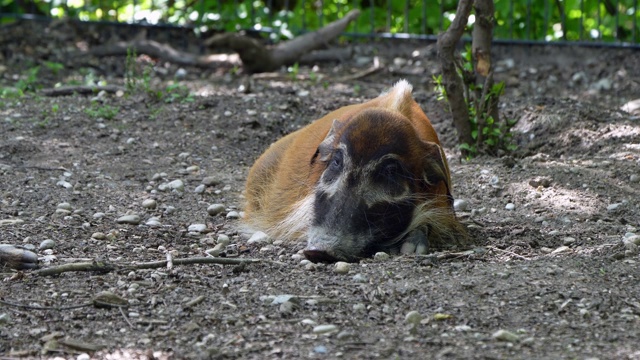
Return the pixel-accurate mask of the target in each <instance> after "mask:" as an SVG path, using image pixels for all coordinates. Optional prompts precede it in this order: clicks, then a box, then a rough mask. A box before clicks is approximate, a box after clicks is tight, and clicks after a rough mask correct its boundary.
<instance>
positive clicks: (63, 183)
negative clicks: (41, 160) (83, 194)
mask: <svg viewBox="0 0 640 360" xmlns="http://www.w3.org/2000/svg"><path fill="white" fill-rule="evenodd" d="M56 185H58V186H62V187H63V188H65V189H71V188H72V187H73V185H71V183H70V182H68V181H64V180H60V181H58V182H57V183H56Z"/></svg>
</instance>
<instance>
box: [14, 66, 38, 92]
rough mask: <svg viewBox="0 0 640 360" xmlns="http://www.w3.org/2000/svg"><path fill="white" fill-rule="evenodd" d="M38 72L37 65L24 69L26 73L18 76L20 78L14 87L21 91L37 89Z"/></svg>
mask: <svg viewBox="0 0 640 360" xmlns="http://www.w3.org/2000/svg"><path fill="white" fill-rule="evenodd" d="M38 72H40V67H39V66H34V67H32V68H30V69H28V70H27V71H26V74H23V76H21V77H20V80H18V82H16V88H17V89H19V90H20V91H22V92H23V93H25V92H28V91H36V90H38V88H39V86H38Z"/></svg>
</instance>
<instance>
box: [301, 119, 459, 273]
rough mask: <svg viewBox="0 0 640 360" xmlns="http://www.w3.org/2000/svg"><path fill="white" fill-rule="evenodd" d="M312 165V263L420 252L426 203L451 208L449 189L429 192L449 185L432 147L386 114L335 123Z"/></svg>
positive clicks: (423, 243)
mask: <svg viewBox="0 0 640 360" xmlns="http://www.w3.org/2000/svg"><path fill="white" fill-rule="evenodd" d="M311 161H312V163H313V166H317V167H319V171H322V175H321V176H320V179H319V180H318V182H317V184H316V185H315V190H314V191H315V193H314V199H313V205H312V207H313V210H312V213H313V217H312V220H311V224H310V228H309V230H308V234H307V235H308V244H307V248H306V250H305V255H306V256H307V257H308V258H309V259H310V260H312V261H337V260H343V261H356V260H357V259H359V258H362V257H368V256H371V255H373V254H374V253H375V252H377V251H394V250H399V249H400V248H401V247H403V246H404V243H405V242H407V241H409V242H411V243H412V244H414V245H417V246H423V247H425V246H426V243H427V234H428V228H427V227H426V226H424V225H425V221H423V220H424V219H423V218H424V216H421V215H420V213H424V212H425V210H427V209H426V208H425V204H429V203H431V202H433V201H434V199H436V198H437V197H438V196H446V197H448V199H446V201H445V203H446V204H449V203H450V199H449V198H450V195H449V194H448V187H447V188H446V191H445V193H444V194H437V193H436V189H442V186H439V185H442V182H445V183H446V182H447V181H448V177H447V172H446V171H447V170H446V167H445V165H444V163H443V160H442V154H441V153H440V149H439V146H438V145H436V144H434V143H429V142H425V141H422V140H420V139H419V138H418V136H417V135H416V133H415V131H414V130H413V128H412V126H411V123H410V122H409V121H408V120H407V119H406V118H403V117H402V116H400V115H397V114H394V113H391V112H388V111H384V110H368V111H365V112H363V113H361V114H360V115H358V116H357V117H356V118H354V119H351V120H350V121H348V122H347V123H346V124H342V123H339V122H334V125H333V127H332V129H331V131H330V132H329V134H328V135H327V137H326V138H325V140H324V141H323V142H322V143H321V144H320V146H319V147H318V151H317V152H316V154H315V155H314V157H313V159H312V160H311Z"/></svg>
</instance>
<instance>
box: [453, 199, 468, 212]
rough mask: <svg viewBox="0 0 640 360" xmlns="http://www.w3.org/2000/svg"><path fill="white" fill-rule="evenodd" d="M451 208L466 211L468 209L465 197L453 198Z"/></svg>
mask: <svg viewBox="0 0 640 360" xmlns="http://www.w3.org/2000/svg"><path fill="white" fill-rule="evenodd" d="M453 209H454V210H455V211H467V210H468V209H469V202H468V201H467V200H465V199H455V200H453Z"/></svg>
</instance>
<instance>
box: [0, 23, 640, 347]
mask: <svg viewBox="0 0 640 360" xmlns="http://www.w3.org/2000/svg"><path fill="white" fill-rule="evenodd" d="M17 29H19V30H20V31H24V34H26V35H24V36H11V33H12V31H16V28H12V29H7V28H5V29H3V30H2V32H3V33H4V34H3V36H2V38H0V39H2V47H3V48H4V50H3V52H2V55H1V56H2V57H1V58H0V64H1V67H0V76H1V80H0V81H1V83H0V88H7V87H13V86H16V84H17V82H18V81H19V80H20V79H23V80H24V79H26V78H27V75H26V74H27V72H28V70H29V69H31V68H33V66H35V65H38V64H40V70H39V72H38V74H37V76H36V77H35V78H34V79H32V80H33V81H32V84H31V85H32V87H40V88H50V87H53V86H54V85H55V84H56V83H61V84H71V83H84V82H86V81H87V80H88V79H95V80H102V81H104V82H105V83H107V84H110V85H120V86H123V87H124V86H125V85H126V84H125V77H124V73H125V63H126V59H125V58H124V57H104V58H91V59H87V60H86V61H85V62H84V63H77V62H76V64H75V65H74V67H68V66H65V67H64V68H63V69H54V68H55V66H52V65H51V64H49V66H47V65H45V63H44V61H45V60H46V61H50V62H62V60H61V58H62V55H60V52H59V51H63V50H64V49H69V48H78V47H80V48H82V44H81V42H80V41H77V42H74V41H72V40H73V39H77V38H82V37H83V35H86V36H87V37H88V38H90V39H92V40H91V41H93V42H96V43H97V42H99V41H103V40H104V39H101V38H99V37H97V36H93V37H91V36H90V35H91V34H93V33H92V32H91V31H87V32H85V33H83V32H77V33H69V32H61V31H58V32H56V31H54V30H51V31H49V30H46V31H45V30H42V29H41V30H40V31H39V32H38V31H32V30H28V28H24V27H23V28H20V27H17ZM45 29H49V28H45ZM29 31H31V32H29ZM119 31H120V30H119ZM87 34H88V35H87ZM101 34H104V33H101ZM63 35H64V36H63ZM74 36H75V38H74ZM89 45H92V43H91V42H90V44H89ZM356 50H357V51H356V55H355V56H354V58H353V59H351V60H347V61H344V62H342V63H330V64H319V65H318V68H317V69H315V70H312V69H311V68H309V67H306V66H302V67H300V69H299V70H298V73H297V75H298V76H297V77H298V78H297V79H296V77H295V76H292V75H290V73H287V72H286V71H282V72H280V73H277V74H268V75H260V76H249V75H246V74H242V71H237V70H238V69H237V67H234V66H233V65H229V66H226V67H225V66H221V67H219V68H217V69H214V70H202V69H196V68H185V69H179V68H178V66H175V65H170V64H164V63H162V62H160V63H157V64H156V68H155V69H154V70H153V71H152V72H150V73H149V74H148V75H145V73H144V71H143V70H140V69H144V68H145V64H150V63H149V62H147V61H152V59H148V58H147V57H144V56H140V57H138V58H137V65H136V66H137V69H138V70H139V71H138V72H137V73H136V74H137V75H136V76H135V77H134V79H135V80H137V83H136V84H134V85H135V88H136V91H135V92H134V93H133V94H128V93H126V92H125V93H124V94H122V93H117V94H91V95H70V96H52V97H50V96H45V95H44V94H43V93H42V92H41V91H36V92H33V91H28V92H27V93H26V95H25V96H22V97H6V98H4V99H0V195H1V199H0V201H1V203H0V221H2V222H1V223H0V243H4V244H14V245H21V246H25V247H26V248H27V249H32V250H33V251H36V252H37V253H38V255H39V257H40V266H41V267H42V268H46V267H50V266H57V265H62V264H67V263H71V262H81V261H92V260H95V259H98V260H99V261H106V262H110V263H114V264H120V265H129V264H135V263H141V262H151V261H161V260H165V259H166V257H167V252H168V253H169V254H171V256H172V258H173V259H180V258H192V257H205V256H207V251H209V253H211V250H212V249H214V248H215V247H216V244H217V243H218V242H222V243H223V246H219V247H218V248H217V249H218V250H220V249H222V252H221V253H220V254H219V256H225V257H227V258H232V259H242V258H251V259H260V260H261V261H260V262H257V263H251V264H246V265H219V264H191V265H177V264H174V266H173V268H172V269H167V268H166V267H161V268H155V269H139V270H130V269H128V270H127V269H125V270H118V271H111V272H108V273H100V272H87V271H82V272H66V273H63V274H60V275H54V276H37V275H35V274H33V273H31V272H29V271H26V272H24V273H23V274H20V275H16V273H14V272H12V271H9V270H6V269H5V270H2V278H4V281H3V282H2V285H1V286H0V299H1V300H2V301H4V302H6V303H12V304H18V305H22V306H28V307H18V306H10V305H8V304H6V303H2V304H0V358H1V359H10V358H22V357H26V358H39V357H42V358H77V359H88V358H96V359H122V358H141V359H142V358H147V359H150V358H158V359H165V358H203V359H208V358H255V359H269V358H285V359H295V358H319V359H320V358H330V359H333V358H345V359H351V358H354V359H369V358H385V359H386V358H403V359H418V358H434V359H439V358H450V359H460V358H478V359H487V358H489V359H640V342H639V341H638V339H640V268H639V261H640V257H639V256H638V251H637V246H636V245H635V243H634V241H639V240H638V238H637V237H634V236H635V234H638V235H640V230H638V229H640V210H639V207H638V206H639V199H640V196H639V195H640V180H639V177H640V116H639V114H637V113H636V114H629V113H626V112H623V111H621V110H620V107H621V106H622V105H623V104H625V103H626V102H628V101H630V100H634V99H636V98H640V53H639V52H638V51H637V50H635V51H634V50H629V49H613V48H570V47H552V46H547V47H529V46H516V45H510V46H504V45H503V46H496V48H495V56H496V58H497V60H498V63H497V67H496V76H497V78H498V80H504V81H505V82H506V83H507V88H506V94H505V96H504V101H503V108H502V110H503V115H504V116H508V117H510V118H512V119H517V120H518V124H517V126H516V135H515V136H516V139H517V143H518V146H519V148H518V150H517V151H516V152H515V153H514V154H510V155H505V156H502V157H499V158H488V157H480V158H475V159H472V160H469V161H463V160H461V159H460V157H459V155H458V153H457V151H456V150H455V147H454V145H455V144H454V138H455V134H454V131H453V128H452V126H451V124H450V120H449V116H448V114H447V113H446V111H445V108H446V107H445V105H444V104H443V103H442V102H439V101H437V99H436V94H435V92H434V91H433V84H432V80H431V76H432V74H435V73H436V72H437V71H438V65H437V61H436V57H435V49H434V46H433V44H428V43H409V42H395V43H393V42H380V43H369V44H359V45H357V46H356ZM375 56H378V57H379V59H380V60H381V61H382V63H383V64H384V68H383V70H382V71H379V72H377V73H375V74H373V75H370V76H367V77H363V78H360V79H357V80H352V81H340V78H341V77H343V76H345V75H349V74H352V73H354V72H356V71H362V70H363V69H366V68H367V67H369V66H370V65H371V63H372V61H373V58H374V57H375ZM400 78H406V79H408V80H409V81H410V82H411V83H413V85H414V87H415V91H414V92H415V97H416V99H417V100H418V102H419V103H420V104H421V105H422V107H423V108H424V109H425V111H426V113H427V114H428V115H429V117H430V118H431V119H432V122H433V123H434V126H435V127H436V130H437V131H438V132H439V133H440V134H441V140H442V141H443V142H444V144H445V146H446V150H447V155H448V157H449V162H450V164H451V168H452V176H453V182H454V196H455V197H456V198H458V199H463V200H466V202H467V205H468V206H467V207H466V208H465V209H462V211H459V212H458V215H459V216H460V217H461V219H462V220H463V221H465V223H466V224H468V225H469V227H470V233H471V234H472V235H473V238H474V242H475V245H474V247H473V248H471V249H461V250H460V251H459V252H455V253H435V254H430V255H428V256H419V257H410V256H392V257H391V258H389V259H387V260H374V259H369V260H364V261H361V262H360V263H355V264H351V265H350V267H349V268H348V269H347V272H346V273H339V272H337V271H336V269H335V267H334V265H326V264H320V265H313V264H311V265H309V264H306V262H305V261H303V260H302V256H301V255H300V254H299V253H298V251H299V250H301V249H302V248H303V247H304V244H288V243H282V242H281V241H278V240H277V239H276V241H273V242H271V241H269V242H266V243H252V244H250V243H248V239H247V237H246V236H243V235H239V234H238V231H237V228H236V226H237V224H238V220H237V219H236V218H235V216H234V212H235V213H237V212H240V211H241V210H242V207H243V196H242V191H243V188H244V180H245V178H246V175H247V171H248V169H249V167H250V166H251V164H252V162H253V161H254V160H255V159H256V158H257V156H258V155H259V154H260V153H261V152H262V151H263V150H264V149H265V148H266V147H267V146H268V144H270V143H271V142H273V141H275V140H276V139H278V138H279V137H281V136H282V135H283V134H286V133H289V132H291V131H292V130H294V129H296V128H298V127H300V126H303V125H304V124H307V123H309V122H310V121H311V120H313V119H314V118H317V117H320V115H322V114H325V113H326V112H328V111H330V110H332V109H335V108H337V107H339V106H342V105H346V104H350V103H354V102H360V101H363V100H366V99H369V98H372V97H375V96H377V95H378V94H379V93H380V92H381V91H382V90H384V89H385V88H387V87H389V86H391V85H392V84H393V83H394V82H396V81H397V80H398V79H400ZM145 79H146V80H145ZM176 79H177V80H176ZM172 83H176V84H179V85H180V86H182V87H180V88H175V87H171V88H168V87H169V86H170V84H172ZM186 88H188V89H189V90H190V91H191V92H192V93H193V96H187V95H186V91H185V89H186ZM158 91H161V93H158ZM175 180H181V181H182V183H183V187H181V186H179V184H178V183H177V182H174V181H175ZM203 181H204V182H205V183H206V185H202V184H203ZM172 182H173V183H172ZM148 199H153V200H155V202H150V201H146V202H144V201H145V200H148ZM143 202H144V205H143ZM212 204H222V207H220V209H218V211H220V212H219V213H217V214H214V215H210V214H209V212H208V211H207V210H208V208H209V207H210V205H212ZM507 204H513V205H514V208H513V209H512V210H507V209H506V207H507ZM509 207H511V206H509ZM209 210H210V212H211V213H215V211H214V210H213V209H209ZM133 214H136V215H139V217H140V220H139V221H140V223H139V224H138V225H129V224H122V223H119V222H118V221H117V220H118V219H119V218H121V217H122V216H124V215H133ZM18 219H19V220H21V222H20V221H15V220H18ZM11 220H13V221H11ZM150 220H151V221H150ZM134 222H135V221H134ZM194 224H204V227H201V228H200V229H197V230H199V231H189V227H190V226H191V225H194ZM194 229H195V227H192V228H191V230H194ZM221 235H222V236H221ZM225 235H226V237H228V238H229V239H230V242H229V244H228V245H227V246H224V241H225ZM45 240H52V241H53V242H51V241H47V242H44V241H45ZM43 242H44V244H43ZM462 250H467V251H462ZM103 291H109V292H111V293H113V294H116V295H118V296H120V297H121V298H123V299H125V303H126V304H127V305H128V306H127V307H123V308H116V307H108V308H104V307H94V306H85V307H78V308H72V306H74V305H82V304H86V303H87V302H91V301H92V299H94V297H95V296H96V295H97V294H99V293H100V292H103ZM40 307H47V309H39V308H40ZM322 325H328V326H322Z"/></svg>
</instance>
